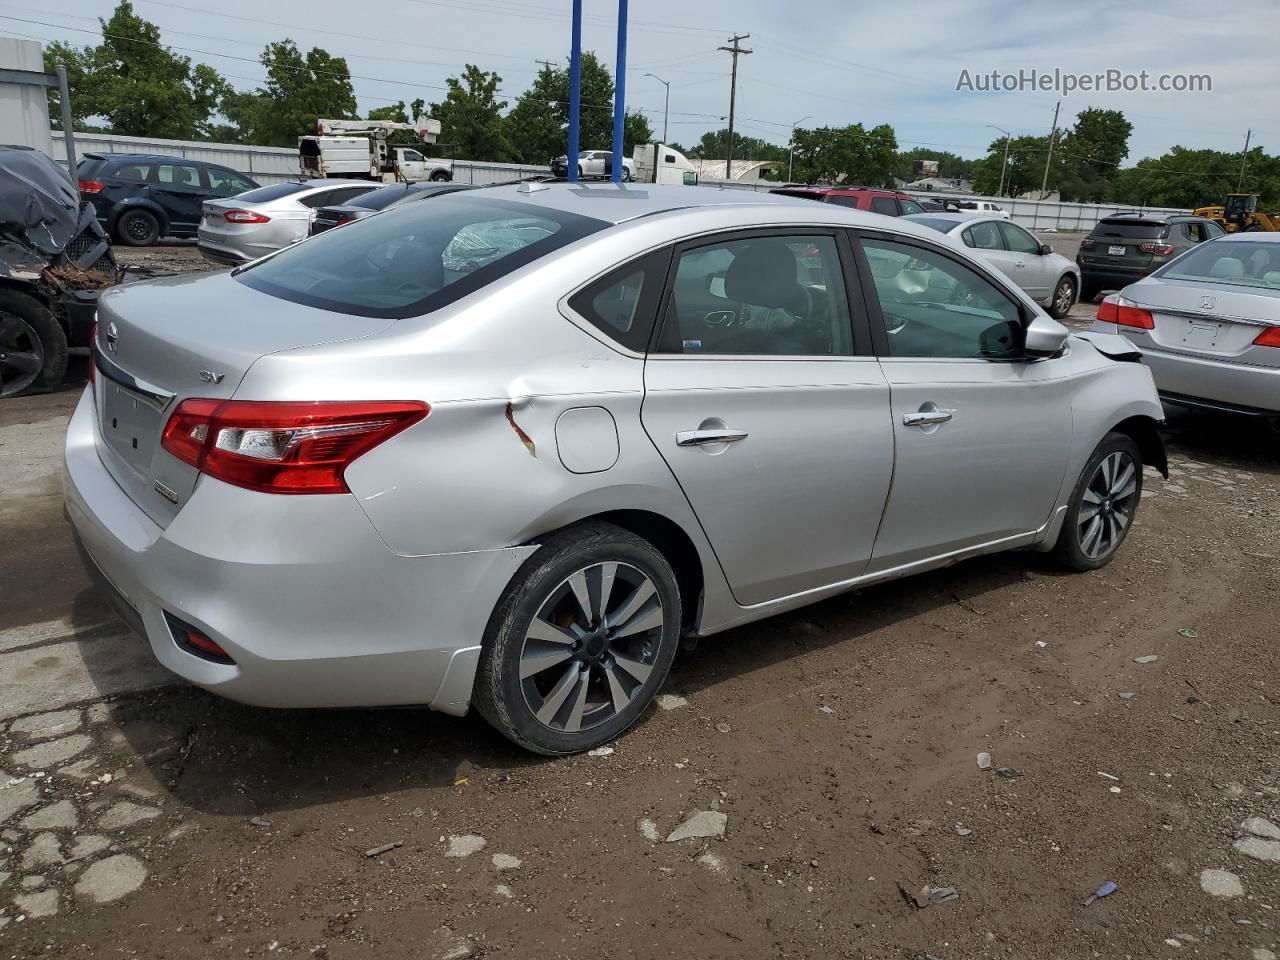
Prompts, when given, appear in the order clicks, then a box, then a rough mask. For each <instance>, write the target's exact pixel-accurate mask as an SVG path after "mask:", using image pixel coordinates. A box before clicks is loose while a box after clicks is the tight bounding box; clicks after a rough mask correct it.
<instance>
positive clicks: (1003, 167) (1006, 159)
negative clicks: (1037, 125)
mask: <svg viewBox="0 0 1280 960" xmlns="http://www.w3.org/2000/svg"><path fill="white" fill-rule="evenodd" d="M987 126H988V127H990V128H991V129H992V130H999V131H1000V132H1001V133H1003V134H1004V163H1003V164H1002V165H1001V167H1000V186H998V187H997V188H996V196H997V197H1003V196H1004V175H1005V172H1006V171H1007V170H1008V169H1009V131H1008V130H1006V129H1005V128H1004V127H997V126H996V125H995V124H994V123H988V124H987Z"/></svg>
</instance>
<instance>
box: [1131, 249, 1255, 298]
mask: <svg viewBox="0 0 1280 960" xmlns="http://www.w3.org/2000/svg"><path fill="white" fill-rule="evenodd" d="M1154 276H1157V277H1161V278H1163V279H1166V280H1200V281H1207V282H1209V283H1227V284H1232V285H1234V286H1241V287H1265V288H1267V289H1270V290H1274V289H1277V288H1280V243H1266V242H1257V241H1253V242H1250V241H1248V240H1242V241H1231V242H1229V243H1224V242H1222V241H1212V242H1210V243H1202V244H1200V245H1199V246H1196V247H1192V248H1191V252H1189V253H1188V254H1186V256H1182V257H1179V258H1178V259H1177V260H1174V261H1172V262H1170V263H1168V264H1166V265H1165V266H1163V267H1161V268H1160V269H1159V270H1157V271H1156V272H1155V274H1154Z"/></svg>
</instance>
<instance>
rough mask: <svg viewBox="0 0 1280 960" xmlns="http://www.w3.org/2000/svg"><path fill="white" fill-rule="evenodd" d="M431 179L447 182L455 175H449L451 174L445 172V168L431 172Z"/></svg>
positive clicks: (437, 181)
mask: <svg viewBox="0 0 1280 960" xmlns="http://www.w3.org/2000/svg"><path fill="white" fill-rule="evenodd" d="M431 179H432V180H433V181H434V182H436V183H447V182H448V181H450V180H452V179H453V177H451V176H449V174H447V173H445V172H444V171H443V170H437V171H436V172H435V173H433V174H431Z"/></svg>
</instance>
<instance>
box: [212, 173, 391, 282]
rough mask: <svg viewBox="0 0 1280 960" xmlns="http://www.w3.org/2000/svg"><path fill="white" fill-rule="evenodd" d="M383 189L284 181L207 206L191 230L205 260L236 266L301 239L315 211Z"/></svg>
mask: <svg viewBox="0 0 1280 960" xmlns="http://www.w3.org/2000/svg"><path fill="white" fill-rule="evenodd" d="M381 186H385V184H382V183H374V182H371V181H361V180H289V181H286V182H285V183H272V184H268V185H267V186H265V187H258V188H256V189H254V190H249V191H247V192H245V193H240V194H237V195H236V196H234V197H227V198H226V199H222V200H206V201H205V202H204V206H203V210H202V211H201V217H200V226H199V227H198V228H197V230H196V236H197V238H198V242H199V248H200V252H201V253H202V254H203V255H204V257H205V259H207V260H212V261H213V262H214V263H220V264H223V265H226V266H233V267H234V266H239V265H240V264H242V263H248V262H249V261H250V260H257V259H258V257H263V256H266V255H267V254H268V253H275V251H277V250H279V249H280V248H282V247H287V246H289V245H290V244H291V243H297V242H298V241H299V240H302V239H305V238H306V236H307V234H308V232H309V231H310V229H311V218H312V217H313V216H314V214H315V211H316V208H318V207H333V206H337V205H339V204H342V203H346V202H347V201H349V200H354V199H355V198H356V197H358V196H361V195H362V194H365V193H368V192H369V191H370V190H376V189H378V188H379V187H381Z"/></svg>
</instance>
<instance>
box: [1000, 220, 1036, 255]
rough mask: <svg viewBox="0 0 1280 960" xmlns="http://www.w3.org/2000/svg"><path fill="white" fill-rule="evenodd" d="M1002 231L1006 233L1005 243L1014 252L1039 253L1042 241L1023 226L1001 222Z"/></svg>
mask: <svg viewBox="0 0 1280 960" xmlns="http://www.w3.org/2000/svg"><path fill="white" fill-rule="evenodd" d="M999 226H1000V232H1001V233H1002V234H1003V235H1004V242H1005V245H1006V246H1007V247H1008V248H1009V249H1010V250H1012V251H1013V252H1014V253H1039V252H1040V241H1039V240H1037V239H1036V238H1035V237H1033V236H1032V235H1031V234H1029V233H1027V231H1025V230H1023V229H1022V228H1021V227H1019V226H1016V225H1014V224H1012V223H1001V224H1000V225H999Z"/></svg>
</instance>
